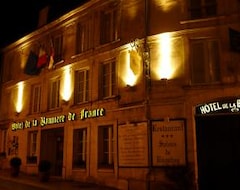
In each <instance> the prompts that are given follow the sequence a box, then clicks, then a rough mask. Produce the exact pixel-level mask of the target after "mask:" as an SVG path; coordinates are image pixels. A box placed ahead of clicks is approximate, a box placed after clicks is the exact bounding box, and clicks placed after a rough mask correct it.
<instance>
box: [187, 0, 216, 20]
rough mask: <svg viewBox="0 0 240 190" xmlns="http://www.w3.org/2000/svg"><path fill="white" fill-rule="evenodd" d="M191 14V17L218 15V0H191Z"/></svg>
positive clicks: (199, 17)
mask: <svg viewBox="0 0 240 190" xmlns="http://www.w3.org/2000/svg"><path fill="white" fill-rule="evenodd" d="M211 1H212V2H211ZM189 16H190V18H191V19H201V18H208V17H213V16H217V0H189Z"/></svg>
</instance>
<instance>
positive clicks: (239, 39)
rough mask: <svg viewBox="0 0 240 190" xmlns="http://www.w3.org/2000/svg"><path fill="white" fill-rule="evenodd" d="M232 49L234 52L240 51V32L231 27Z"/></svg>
mask: <svg viewBox="0 0 240 190" xmlns="http://www.w3.org/2000/svg"><path fill="white" fill-rule="evenodd" d="M229 41H230V49H231V51H234V52H240V32H239V31H237V30H234V29H232V28H229Z"/></svg>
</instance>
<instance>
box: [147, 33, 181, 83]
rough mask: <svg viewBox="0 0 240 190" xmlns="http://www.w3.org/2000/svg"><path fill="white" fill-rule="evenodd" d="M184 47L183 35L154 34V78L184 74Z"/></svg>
mask: <svg viewBox="0 0 240 190" xmlns="http://www.w3.org/2000/svg"><path fill="white" fill-rule="evenodd" d="M183 48H184V46H183V39H182V38H181V37H174V36H172V34H171V33H163V34H159V35H156V36H154V42H153V43H152V42H151V48H150V60H151V63H150V64H151V65H150V66H151V76H152V80H161V79H175V78H179V77H181V76H183V72H184V49H183Z"/></svg>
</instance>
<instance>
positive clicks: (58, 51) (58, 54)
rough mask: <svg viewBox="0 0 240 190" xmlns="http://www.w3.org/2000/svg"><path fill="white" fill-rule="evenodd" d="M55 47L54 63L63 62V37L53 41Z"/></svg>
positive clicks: (59, 36) (57, 37)
mask: <svg viewBox="0 0 240 190" xmlns="http://www.w3.org/2000/svg"><path fill="white" fill-rule="evenodd" d="M53 47H54V63H58V62H60V61H62V60H63V35H62V34H60V35H57V36H55V37H54V39H53Z"/></svg>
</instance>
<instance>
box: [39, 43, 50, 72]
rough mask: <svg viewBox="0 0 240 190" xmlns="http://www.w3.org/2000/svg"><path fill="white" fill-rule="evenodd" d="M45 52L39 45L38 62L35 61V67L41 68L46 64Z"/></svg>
mask: <svg viewBox="0 0 240 190" xmlns="http://www.w3.org/2000/svg"><path fill="white" fill-rule="evenodd" d="M47 60H48V59H47V53H46V51H45V50H44V49H43V48H42V47H40V49H39V54H38V62H37V68H42V67H44V66H45V65H46V64H47Z"/></svg>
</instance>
